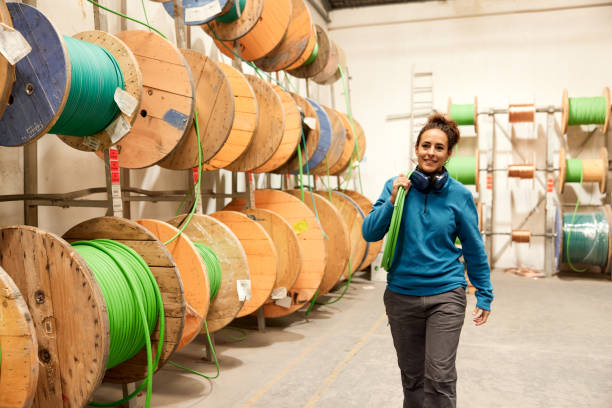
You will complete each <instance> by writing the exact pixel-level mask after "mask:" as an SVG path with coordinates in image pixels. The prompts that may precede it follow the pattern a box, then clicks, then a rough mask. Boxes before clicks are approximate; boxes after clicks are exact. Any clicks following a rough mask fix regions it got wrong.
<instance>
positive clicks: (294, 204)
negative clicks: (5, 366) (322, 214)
mask: <svg viewBox="0 0 612 408" xmlns="http://www.w3.org/2000/svg"><path fill="white" fill-rule="evenodd" d="M245 202H246V200H245V199H244V198H236V199H234V200H232V202H230V203H229V205H228V206H227V207H226V208H225V209H226V210H241V209H242V208H243V207H244V204H245ZM255 203H256V207H257V208H264V209H267V210H271V211H274V212H275V213H277V214H278V215H280V216H281V217H283V218H284V219H285V220H286V221H287V222H288V223H289V224H291V226H292V228H293V230H294V231H295V233H296V234H297V236H298V240H299V244H300V249H301V251H302V270H301V272H300V274H299V276H298V278H297V281H296V283H295V285H294V286H293V288H291V290H290V291H289V293H288V295H289V297H291V303H290V305H289V306H288V307H282V306H279V305H277V304H267V305H265V306H264V314H265V316H266V317H282V316H287V315H289V314H291V313H293V312H295V311H296V310H298V309H301V308H302V307H304V306H306V305H308V301H309V300H310V299H312V297H313V296H314V294H315V293H316V291H317V289H318V288H319V286H320V284H321V281H322V280H323V276H324V274H325V266H326V264H327V246H326V243H325V238H324V237H323V233H322V230H321V227H320V226H319V223H318V222H317V219H316V217H315V215H314V214H313V212H312V211H310V209H309V208H308V207H307V206H306V204H304V203H302V202H301V201H300V200H299V199H297V198H295V197H294V196H292V195H291V194H287V193H285V192H282V191H277V190H255Z"/></svg>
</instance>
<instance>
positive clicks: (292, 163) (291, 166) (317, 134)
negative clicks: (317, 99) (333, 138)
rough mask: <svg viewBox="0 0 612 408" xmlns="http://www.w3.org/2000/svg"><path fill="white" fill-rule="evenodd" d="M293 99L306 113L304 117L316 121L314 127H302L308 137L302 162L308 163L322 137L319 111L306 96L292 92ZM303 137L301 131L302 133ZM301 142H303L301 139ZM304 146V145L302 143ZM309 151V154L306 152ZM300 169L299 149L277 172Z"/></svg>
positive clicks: (290, 171) (289, 171)
mask: <svg viewBox="0 0 612 408" xmlns="http://www.w3.org/2000/svg"><path fill="white" fill-rule="evenodd" d="M291 96H292V97H293V100H294V101H295V103H296V105H297V106H298V107H299V108H300V109H301V110H302V112H303V113H304V117H305V118H308V119H307V120H309V121H311V122H313V123H314V129H312V128H310V127H309V126H304V125H302V129H303V130H304V132H305V134H304V137H305V138H306V150H307V151H306V152H304V149H303V148H302V163H307V162H308V161H309V160H310V159H312V156H314V154H315V151H316V150H317V145H318V144H319V140H320V138H321V123H320V122H319V119H318V116H317V112H316V111H315V109H314V107H313V106H312V105H311V104H310V103H309V102H308V101H307V100H306V98H302V97H301V96H299V95H297V94H294V93H291ZM300 138H301V133H300ZM299 143H302V142H301V141H300V142H299ZM300 146H302V145H300ZM306 153H308V154H306ZM299 169H300V160H299V158H298V153H297V150H296V152H295V154H293V155H292V156H291V158H290V159H289V160H288V161H287V163H285V164H284V165H283V166H282V167H280V168H278V169H276V171H275V172H276V173H292V172H296V171H299Z"/></svg>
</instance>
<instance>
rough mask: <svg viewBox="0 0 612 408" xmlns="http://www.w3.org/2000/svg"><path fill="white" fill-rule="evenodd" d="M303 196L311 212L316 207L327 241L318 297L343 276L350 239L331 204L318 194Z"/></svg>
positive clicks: (305, 194) (340, 215) (294, 193)
mask: <svg viewBox="0 0 612 408" xmlns="http://www.w3.org/2000/svg"><path fill="white" fill-rule="evenodd" d="M287 192H288V193H289V194H292V195H294V196H295V197H298V198H299V197H301V194H302V193H301V191H300V190H290V191H287ZM304 196H305V197H304V204H306V205H307V206H308V208H310V210H311V211H313V212H314V211H315V206H316V211H317V214H319V219H320V220H321V225H322V226H323V231H324V232H325V235H326V240H327V253H328V257H327V265H326V267H325V275H324V276H323V280H322V281H321V285H320V286H319V293H318V295H319V296H320V295H324V294H326V293H327V292H329V291H330V290H331V289H332V288H333V287H334V286H335V285H336V283H338V281H339V280H340V278H341V277H342V276H343V274H344V271H345V269H346V267H347V265H348V258H349V254H350V250H351V245H350V238H349V233H348V228H347V226H346V223H345V222H344V219H343V218H342V214H340V211H338V209H336V207H334V205H333V204H332V203H330V202H329V201H328V200H327V199H326V198H325V197H323V196H321V195H320V194H317V193H310V191H304ZM313 201H314V204H313Z"/></svg>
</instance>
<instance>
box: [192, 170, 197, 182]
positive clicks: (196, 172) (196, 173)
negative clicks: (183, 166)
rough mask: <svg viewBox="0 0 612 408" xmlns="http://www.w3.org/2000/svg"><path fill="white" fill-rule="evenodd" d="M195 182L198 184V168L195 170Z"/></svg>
mask: <svg viewBox="0 0 612 408" xmlns="http://www.w3.org/2000/svg"><path fill="white" fill-rule="evenodd" d="M193 182H194V183H197V182H198V168H197V167H194V168H193Z"/></svg>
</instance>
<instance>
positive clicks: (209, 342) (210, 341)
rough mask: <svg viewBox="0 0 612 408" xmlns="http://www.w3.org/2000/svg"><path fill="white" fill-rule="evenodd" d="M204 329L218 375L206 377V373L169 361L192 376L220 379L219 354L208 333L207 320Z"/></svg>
mask: <svg viewBox="0 0 612 408" xmlns="http://www.w3.org/2000/svg"><path fill="white" fill-rule="evenodd" d="M204 328H205V329H206V338H207V339H208V344H209V346H210V352H211V354H212V356H213V360H214V361H215V365H216V366H217V374H216V375H214V376H212V377H210V376H208V375H206V374H204V373H201V372H199V371H196V370H193V369H191V368H187V367H185V366H182V365H180V364H178V363H176V362H174V361H170V360H168V362H169V363H170V364H172V365H173V366H175V367H176V368H180V369H182V370H185V371H188V372H190V373H192V374H195V375H198V376H200V377H203V378H207V379H209V380H214V379H215V378H219V375H220V374H221V367H220V366H219V359H218V358H217V353H216V352H215V348H214V347H213V344H212V339H211V338H210V332H209V331H208V324H207V323H206V320H204Z"/></svg>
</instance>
